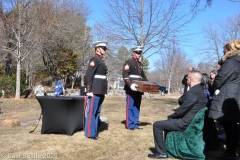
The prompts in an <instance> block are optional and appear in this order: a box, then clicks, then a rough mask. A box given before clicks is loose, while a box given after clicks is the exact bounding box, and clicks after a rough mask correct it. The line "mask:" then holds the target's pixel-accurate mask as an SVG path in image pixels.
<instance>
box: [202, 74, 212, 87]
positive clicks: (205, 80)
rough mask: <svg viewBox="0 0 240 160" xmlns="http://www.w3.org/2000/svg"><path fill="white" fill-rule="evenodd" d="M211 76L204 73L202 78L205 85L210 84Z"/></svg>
mask: <svg viewBox="0 0 240 160" xmlns="http://www.w3.org/2000/svg"><path fill="white" fill-rule="evenodd" d="M209 81H210V78H209V76H208V74H207V73H202V80H201V85H202V86H203V87H205V86H206V85H207V84H209Z"/></svg>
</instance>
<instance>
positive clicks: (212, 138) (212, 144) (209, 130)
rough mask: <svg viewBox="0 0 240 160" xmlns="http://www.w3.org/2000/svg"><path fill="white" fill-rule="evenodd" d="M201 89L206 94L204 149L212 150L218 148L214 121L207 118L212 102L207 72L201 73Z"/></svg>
mask: <svg viewBox="0 0 240 160" xmlns="http://www.w3.org/2000/svg"><path fill="white" fill-rule="evenodd" d="M201 85H202V86H203V91H204V94H205V96H206V102H207V105H206V106H207V108H208V110H207V111H206V114H205V119H204V127H203V139H204V142H205V149H206V150H207V151H213V150H216V149H217V148H218V135H217V128H216V126H215V122H214V120H213V119H211V118H208V113H209V109H210V106H211V102H212V96H211V95H210V91H209V86H210V78H209V76H208V74H207V73H202V82H201Z"/></svg>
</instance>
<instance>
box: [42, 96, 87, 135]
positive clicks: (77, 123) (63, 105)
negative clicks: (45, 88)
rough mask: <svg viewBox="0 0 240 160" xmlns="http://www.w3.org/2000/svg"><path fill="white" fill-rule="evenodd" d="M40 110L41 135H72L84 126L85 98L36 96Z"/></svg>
mask: <svg viewBox="0 0 240 160" xmlns="http://www.w3.org/2000/svg"><path fill="white" fill-rule="evenodd" d="M37 100H38V102H39V103H40V106H41V109H42V129H41V134H48V133H63V134H67V135H73V134H74V133H75V132H76V131H78V130H81V129H83V126H84V107H85V106H86V102H87V97H86V96H77V97H54V96H38V97H37Z"/></svg>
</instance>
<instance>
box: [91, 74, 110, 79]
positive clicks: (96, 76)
mask: <svg viewBox="0 0 240 160" xmlns="http://www.w3.org/2000/svg"><path fill="white" fill-rule="evenodd" d="M94 78H101V79H107V76H103V75H94Z"/></svg>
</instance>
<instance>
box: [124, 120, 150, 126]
mask: <svg viewBox="0 0 240 160" xmlns="http://www.w3.org/2000/svg"><path fill="white" fill-rule="evenodd" d="M121 123H122V124H124V125H125V124H126V120H123V121H122V122H121ZM151 124H152V123H149V122H138V125H139V126H146V125H151Z"/></svg>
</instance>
